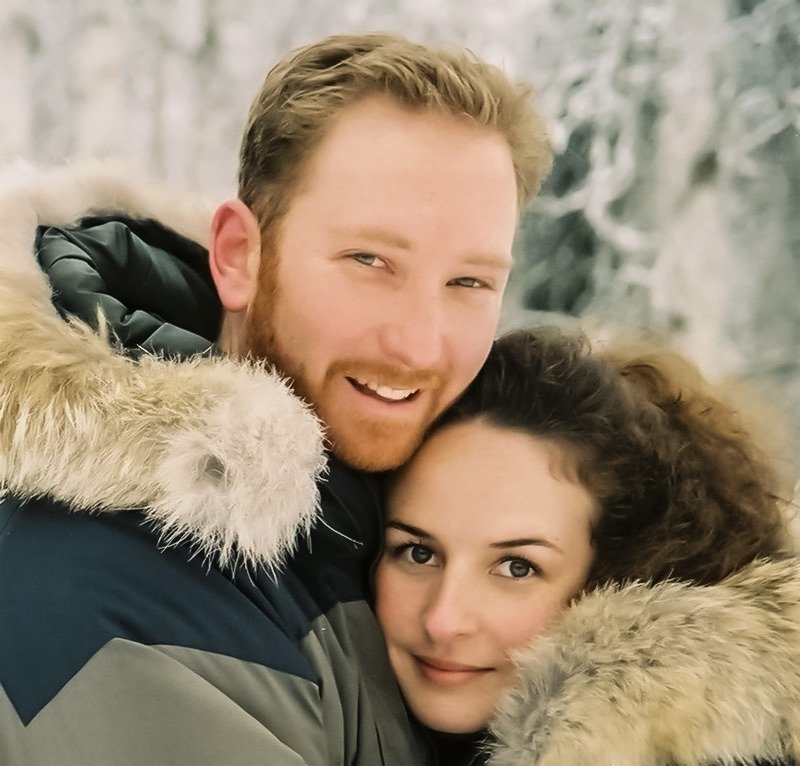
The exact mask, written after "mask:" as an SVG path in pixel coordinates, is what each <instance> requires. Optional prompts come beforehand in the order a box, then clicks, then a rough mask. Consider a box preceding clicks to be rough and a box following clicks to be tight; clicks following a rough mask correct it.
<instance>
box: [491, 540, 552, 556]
mask: <svg viewBox="0 0 800 766" xmlns="http://www.w3.org/2000/svg"><path fill="white" fill-rule="evenodd" d="M522 545H538V546H540V547H544V548H552V549H553V550H554V551H558V552H559V553H563V552H564V551H562V550H561V548H559V547H558V546H557V545H556V544H555V543H551V542H550V541H549V540H544V539H543V538H541V537H521V538H519V539H518V540H501V541H500V542H497V543H492V544H491V547H492V548H517V547H519V546H522Z"/></svg>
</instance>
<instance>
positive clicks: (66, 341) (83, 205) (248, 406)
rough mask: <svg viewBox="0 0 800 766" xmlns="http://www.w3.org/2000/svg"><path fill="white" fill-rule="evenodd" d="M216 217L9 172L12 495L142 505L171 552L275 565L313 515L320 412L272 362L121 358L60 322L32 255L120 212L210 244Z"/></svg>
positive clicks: (4, 425) (130, 193) (109, 183)
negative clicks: (46, 233)
mask: <svg viewBox="0 0 800 766" xmlns="http://www.w3.org/2000/svg"><path fill="white" fill-rule="evenodd" d="M211 212H212V210H211V208H210V207H209V206H208V205H207V204H205V203H204V202H202V201H200V200H195V199H187V198H186V197H185V196H184V197H182V196H180V195H175V194H174V193H171V192H170V191H168V190H166V189H162V188H156V187H153V186H152V184H150V185H148V184H145V183H142V182H141V180H139V179H136V177H135V174H132V173H131V171H130V169H123V168H117V167H114V166H111V165H108V164H105V163H103V164H93V165H85V166H75V167H71V168H70V167H67V168H62V169H58V170H51V171H34V170H31V169H29V168H23V167H14V168H10V169H9V170H7V171H6V172H5V173H4V174H2V175H0V493H2V492H12V493H15V494H17V495H19V496H22V497H32V496H40V495H47V496H50V497H52V498H53V499H55V500H58V501H62V502H64V503H66V504H67V505H69V506H70V507H72V508H74V509H84V510H86V509H89V510H94V511H109V510H114V509H124V508H144V509H146V513H147V515H148V516H149V518H150V519H152V521H153V522H154V523H155V524H156V526H157V528H158V529H159V530H160V531H161V533H162V536H163V538H164V539H165V541H167V542H169V541H177V540H188V541H190V542H192V543H194V544H195V545H197V546H198V548H199V550H200V551H201V552H202V553H203V554H205V555H208V556H210V557H212V558H214V559H215V560H217V561H219V562H220V563H222V564H225V563H233V562H234V561H236V560H239V561H243V562H251V563H255V562H260V563H264V564H266V565H268V566H272V565H275V564H276V563H278V562H279V561H280V560H281V559H282V557H283V556H284V555H285V554H286V553H287V552H288V551H289V550H291V548H292V546H293V544H294V541H295V540H296V538H297V534H298V532H302V531H304V530H308V528H309V527H310V525H311V523H312V521H313V519H314V516H315V510H316V506H317V501H318V493H317V488H316V482H315V479H316V478H317V477H318V476H319V475H320V473H321V472H322V470H323V469H324V463H325V460H324V453H323V433H322V429H321V426H320V424H319V422H318V421H317V419H316V418H315V417H314V415H313V414H312V413H311V412H310V410H309V409H308V408H307V407H306V406H305V405H304V404H303V403H302V402H301V401H300V400H299V399H297V398H296V397H295V396H294V395H293V394H292V393H291V391H290V389H289V387H288V386H287V385H286V383H285V382H284V381H283V380H282V379H281V378H280V377H279V376H278V375H277V374H275V373H274V372H272V371H270V370H268V369H267V368H265V367H264V366H263V365H258V364H251V363H245V362H237V361H232V360H229V359H224V358H211V357H201V358H194V359H192V360H190V361H188V362H176V361H168V360H165V359H159V358H156V357H153V356H144V357H142V358H141V359H140V360H139V361H132V360H130V359H127V358H125V357H123V356H122V355H120V354H119V353H116V352H115V351H114V350H113V349H112V347H111V344H110V343H109V342H108V340H107V339H106V338H104V337H102V333H101V334H98V333H95V332H93V331H92V330H90V329H89V328H88V327H87V326H85V325H83V324H81V323H79V322H77V321H71V322H65V321H63V320H62V319H61V317H60V316H59V314H58V313H57V311H56V310H55V308H54V307H53V305H52V303H51V287H50V284H49V282H48V280H47V278H46V276H45V275H44V273H43V272H42V270H41V269H40V268H39V265H38V262H37V260H36V257H35V255H34V251H33V247H34V239H35V234H36V229H37V226H40V225H45V224H48V225H56V226H63V225H67V224H70V223H73V222H75V221H76V220H77V219H79V218H81V217H84V216H86V215H89V214H109V213H114V214H117V213H119V214H121V215H124V216H127V217H130V218H141V219H148V218H154V219H157V220H159V221H160V222H161V223H162V224H163V225H164V226H166V227H168V228H170V229H172V230H174V231H176V232H177V233H178V234H181V235H183V236H185V237H187V238H189V239H192V240H194V241H195V242H198V243H200V244H203V245H206V244H207V237H208V231H209V224H210V220H211Z"/></svg>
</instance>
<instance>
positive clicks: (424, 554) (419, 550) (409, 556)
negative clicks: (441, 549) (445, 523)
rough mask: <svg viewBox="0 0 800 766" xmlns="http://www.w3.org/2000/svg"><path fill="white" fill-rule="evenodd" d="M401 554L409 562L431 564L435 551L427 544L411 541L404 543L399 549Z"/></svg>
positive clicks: (422, 564) (423, 564)
mask: <svg viewBox="0 0 800 766" xmlns="http://www.w3.org/2000/svg"><path fill="white" fill-rule="evenodd" d="M398 554H399V556H400V557H401V558H402V559H403V561H405V562H407V563H408V564H417V565H421V566H430V565H431V564H432V563H433V560H434V553H433V551H432V550H431V549H430V548H428V547H427V546H425V545H420V544H419V543H411V544H408V545H403V546H402V547H401V548H400V550H399V551H398Z"/></svg>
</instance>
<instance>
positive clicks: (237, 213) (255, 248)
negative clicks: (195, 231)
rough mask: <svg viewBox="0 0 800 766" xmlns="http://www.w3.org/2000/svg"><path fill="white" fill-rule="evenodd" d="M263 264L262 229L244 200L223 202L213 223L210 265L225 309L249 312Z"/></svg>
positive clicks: (215, 214) (235, 311) (234, 311)
mask: <svg viewBox="0 0 800 766" xmlns="http://www.w3.org/2000/svg"><path fill="white" fill-rule="evenodd" d="M260 261H261V229H260V227H259V225H258V221H257V220H256V217H255V216H254V215H253V213H252V212H251V210H250V208H248V207H247V205H245V204H244V202H242V201H241V200H238V199H233V200H229V201H228V202H223V203H222V204H221V205H220V206H219V207H218V208H217V210H216V212H215V213H214V218H213V220H212V222H211V245H210V247H209V265H210V266H211V277H212V278H213V280H214V284H215V285H216V287H217V293H219V299H220V301H221V303H222V306H223V307H224V308H225V309H226V310H227V311H229V312H233V313H238V312H241V311H244V310H246V309H247V307H248V306H249V305H250V303H251V301H252V300H253V296H254V295H255V292H256V286H257V282H258V267H259V263H260Z"/></svg>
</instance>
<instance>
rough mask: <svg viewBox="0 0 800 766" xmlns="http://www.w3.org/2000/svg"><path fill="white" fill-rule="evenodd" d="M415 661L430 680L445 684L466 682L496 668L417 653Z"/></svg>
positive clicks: (420, 670)
mask: <svg viewBox="0 0 800 766" xmlns="http://www.w3.org/2000/svg"><path fill="white" fill-rule="evenodd" d="M414 662H415V663H416V665H417V668H418V670H419V672H420V673H421V674H422V675H423V676H424V677H425V678H427V679H428V680H429V681H435V682H436V683H445V684H459V683H464V682H465V681H471V680H473V679H475V678H477V677H478V676H481V675H484V674H486V673H490V672H491V671H492V670H494V668H484V667H478V666H476V665H465V664H463V663H460V662H448V661H447V660H437V659H436V658H434V657H420V656H417V655H414Z"/></svg>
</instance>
